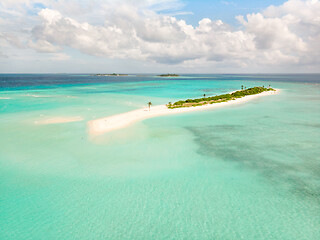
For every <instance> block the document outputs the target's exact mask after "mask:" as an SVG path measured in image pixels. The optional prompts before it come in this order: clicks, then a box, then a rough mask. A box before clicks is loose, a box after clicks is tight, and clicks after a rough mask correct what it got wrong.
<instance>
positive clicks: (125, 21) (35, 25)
mask: <svg viewBox="0 0 320 240" xmlns="http://www.w3.org/2000/svg"><path fill="white" fill-rule="evenodd" d="M113 72H116V73H319V72H320V1H319V0H288V1H283V0H270V1H268V0H255V1H249V0H233V1H229V0H210V1H209V0H197V1H195V0H194V1H192V0H1V1H0V73H113Z"/></svg>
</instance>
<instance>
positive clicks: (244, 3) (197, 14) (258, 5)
mask: <svg viewBox="0 0 320 240" xmlns="http://www.w3.org/2000/svg"><path fill="white" fill-rule="evenodd" d="M183 2H184V4H185V7H184V10H185V11H186V12H192V13H193V14H192V15H189V16H186V17H185V19H186V20H187V22H189V23H190V24H193V25H195V24H197V23H198V22H199V21H200V20H201V19H202V18H211V19H221V20H223V21H225V22H227V23H229V24H238V22H237V20H236V19H235V16H237V15H246V14H248V13H253V12H260V11H261V10H263V9H265V8H267V7H269V6H270V5H281V4H283V3H284V2H285V1H283V0H272V1H267V0H255V1H252V0H251V1H248V0H234V1H228V0H225V1H223V0H222V1H221V0H203V1H191V0H188V1H186V0H185V1H183Z"/></svg>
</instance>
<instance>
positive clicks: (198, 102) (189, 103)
mask: <svg viewBox="0 0 320 240" xmlns="http://www.w3.org/2000/svg"><path fill="white" fill-rule="evenodd" d="M241 88H242V90H238V91H235V92H233V93H228V94H222V95H217V96H213V97H206V95H205V94H203V98H196V99H187V100H185V101H183V100H180V101H178V102H175V103H173V104H172V103H171V102H169V104H167V107H168V108H170V109H173V108H182V107H197V106H202V105H206V104H213V103H220V102H227V101H230V100H235V99H237V98H242V97H245V96H248V95H254V94H259V93H262V92H265V91H275V89H273V88H270V87H269V88H265V87H264V86H263V87H253V88H248V89H244V90H243V86H242V87H241Z"/></svg>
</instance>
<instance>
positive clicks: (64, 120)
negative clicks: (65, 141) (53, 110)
mask: <svg viewBox="0 0 320 240" xmlns="http://www.w3.org/2000/svg"><path fill="white" fill-rule="evenodd" d="M82 120H83V118H82V117H79V116H77V117H53V118H47V119H41V120H38V121H35V124H40V125H46V124H58V123H69V122H78V121H82Z"/></svg>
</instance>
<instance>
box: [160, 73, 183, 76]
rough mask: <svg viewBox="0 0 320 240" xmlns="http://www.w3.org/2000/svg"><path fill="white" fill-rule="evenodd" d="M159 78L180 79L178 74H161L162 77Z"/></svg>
mask: <svg viewBox="0 0 320 240" xmlns="http://www.w3.org/2000/svg"><path fill="white" fill-rule="evenodd" d="M158 77H179V75H178V74H169V73H168V74H161V75H158Z"/></svg>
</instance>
